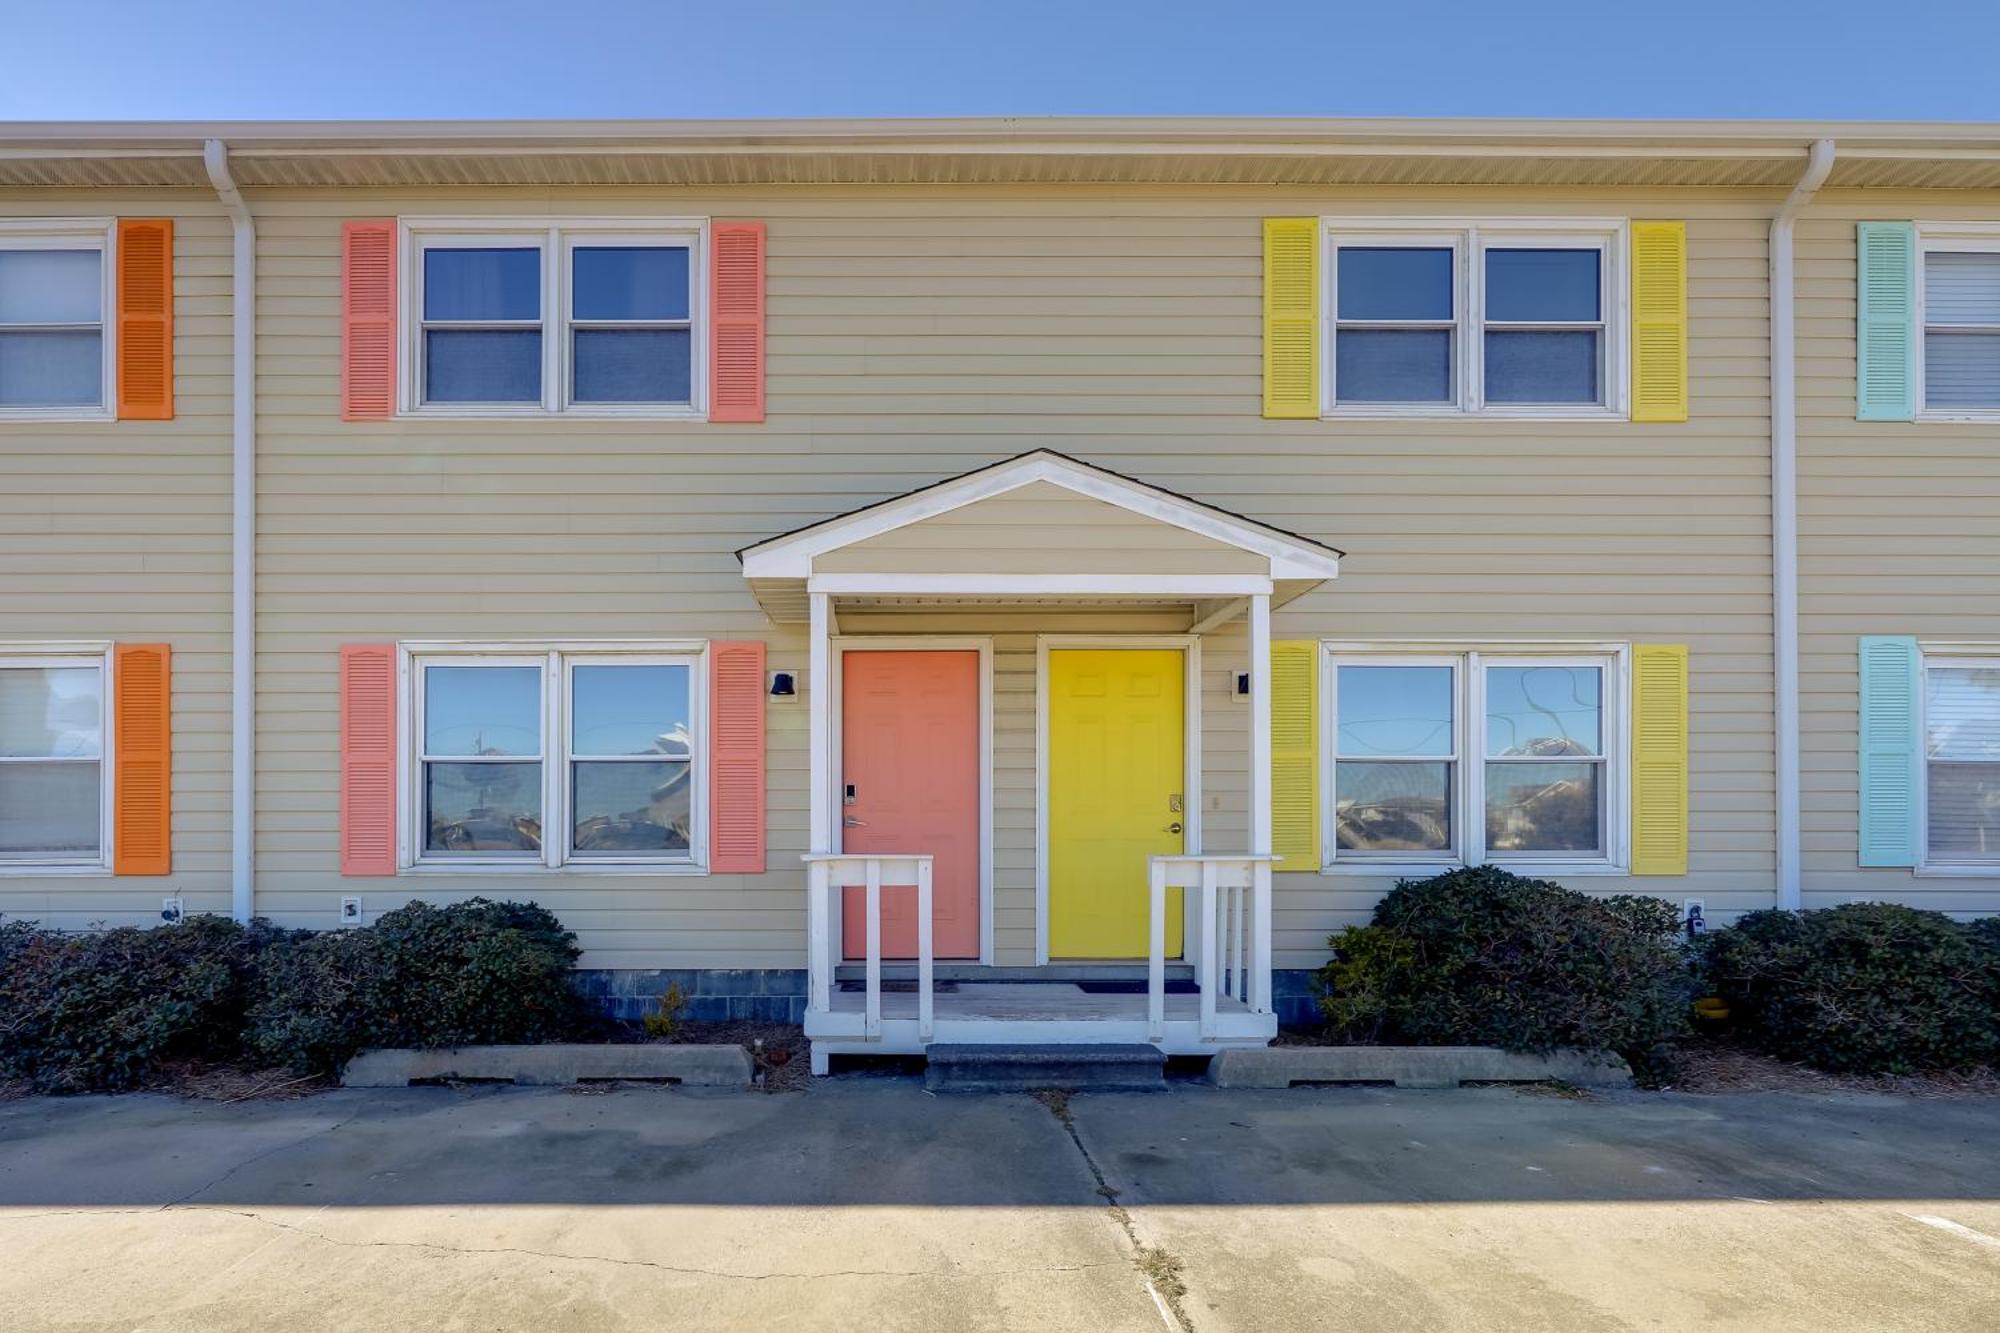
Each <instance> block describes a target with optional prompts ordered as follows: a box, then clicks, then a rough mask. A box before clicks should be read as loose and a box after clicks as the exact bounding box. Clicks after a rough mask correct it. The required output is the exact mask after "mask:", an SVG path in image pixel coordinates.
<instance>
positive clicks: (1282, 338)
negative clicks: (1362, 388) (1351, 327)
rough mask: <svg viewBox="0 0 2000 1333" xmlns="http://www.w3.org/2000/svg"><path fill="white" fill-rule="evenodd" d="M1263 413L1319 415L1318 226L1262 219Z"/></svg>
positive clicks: (1310, 222)
mask: <svg viewBox="0 0 2000 1333" xmlns="http://www.w3.org/2000/svg"><path fill="white" fill-rule="evenodd" d="M1264 415H1265V416H1267V417H1316V416H1318V415H1319V222H1318V220H1317V219H1315V218H1265V219H1264Z"/></svg>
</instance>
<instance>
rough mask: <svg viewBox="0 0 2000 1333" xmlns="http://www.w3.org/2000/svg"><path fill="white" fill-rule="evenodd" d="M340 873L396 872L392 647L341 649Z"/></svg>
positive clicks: (394, 714) (369, 646)
mask: <svg viewBox="0 0 2000 1333" xmlns="http://www.w3.org/2000/svg"><path fill="white" fill-rule="evenodd" d="M340 873H341V874H343V875H393V874H395V873H396V647H395V645H394V644H387V643H383V644H348V645H346V646H345V647H343V648H342V649H341V650H340Z"/></svg>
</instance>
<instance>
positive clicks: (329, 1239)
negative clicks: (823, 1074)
mask: <svg viewBox="0 0 2000 1333" xmlns="http://www.w3.org/2000/svg"><path fill="white" fill-rule="evenodd" d="M146 1211H154V1210H146ZM173 1211H176V1212H197V1213H223V1214H226V1215H228V1216H230V1217H241V1218H245V1219H247V1220H249V1221H252V1222H260V1223H262V1224H263V1225H265V1226H268V1227H275V1228H277V1229H278V1230H280V1231H288V1232H291V1233H293V1234H294V1235H299V1236H304V1237H307V1238H308V1239H311V1240H317V1241H321V1242H324V1243H325V1244H328V1245H334V1246H338V1247H340V1248H341V1249H347V1250H375V1249H387V1250H432V1251H436V1252H438V1253H442V1254H462V1255H467V1256H478V1255H516V1256H520V1257H522V1258H529V1259H550V1260H559V1261H564V1262H569V1263H589V1264H614V1265H616V1266H618V1267H620V1268H650V1269H653V1270H655V1271H656V1272H661V1273H674V1274H678V1275H682V1276H687V1277H712V1278H722V1279H726V1280H728V1281H733V1282H805V1281H812V1280H814V1279H818V1278H828V1277H887V1278H952V1279H958V1280H964V1279H968V1278H1001V1277H1026V1276H1030V1275H1034V1274H1044V1273H1085V1272H1090V1271H1092V1270H1095V1269H1100V1268H1111V1267H1114V1266H1115V1264H1114V1262H1113V1261H1110V1260H1107V1261H1105V1262H1103V1263H1090V1264H1045V1265H1037V1266H1035V1267H1032V1268H993V1269H981V1270H977V1271H974V1270H963V1271H954V1270H950V1269H926V1268H835V1269H825V1270H821V1271H818V1272H811V1273H739V1272H732V1271H730V1270H728V1269H720V1268H693V1267H683V1266H680V1265H675V1264H663V1263H660V1262H658V1261H657V1260H653V1259H621V1258H618V1257H617V1256H615V1255H608V1254H570V1253H567V1252H565V1251H561V1250H537V1249H531V1248H528V1247H526V1246H520V1245H450V1244H446V1243H444V1242H442V1241H429V1240H342V1239H340V1238H339V1237H338V1236H329V1235H327V1234H326V1233H325V1232H323V1231H315V1230H313V1229H312V1228H310V1227H302V1226H298V1225H296V1224H294V1223H291V1222H286V1221H282V1220H280V1219H278V1218H275V1217H266V1216H264V1215H263V1214H262V1213H255V1212H250V1211H248V1210H246V1209H241V1208H223V1207H219V1206H217V1205H215V1204H187V1205H180V1206H177V1207H175V1208H174V1209H173Z"/></svg>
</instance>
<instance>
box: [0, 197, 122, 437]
mask: <svg viewBox="0 0 2000 1333" xmlns="http://www.w3.org/2000/svg"><path fill="white" fill-rule="evenodd" d="M111 234H112V232H111V226H110V224H109V223H105V222H84V223H70V224H39V223H38V224H32V225H30V224H14V223H0V416H17V417H19V416H28V417H65V416H76V417H89V416H102V415H105V414H106V413H107V412H108V411H109V410H110V402H111V399H110V395H109V394H108V393H107V392H106V388H105V386H106V385H107V384H109V383H110V367H111V338H110V336H109V333H108V330H107V321H106V319H105V311H106V310H107V309H109V308H110V305H111V290H110V273H111V264H110V254H111Z"/></svg>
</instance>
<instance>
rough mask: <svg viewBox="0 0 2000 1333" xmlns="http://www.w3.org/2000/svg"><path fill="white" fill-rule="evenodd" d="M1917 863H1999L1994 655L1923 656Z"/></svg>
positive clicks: (1999, 737)
mask: <svg viewBox="0 0 2000 1333" xmlns="http://www.w3.org/2000/svg"><path fill="white" fill-rule="evenodd" d="M1924 768H1925V774H1924V840H1925V856H1924V860H1925V862H1926V863H1928V864H1953V863H1957V864H1977V863H1995V862H2000V659H1991V658H1988V659H1980V658H1958V659H1953V658H1931V657H1927V658H1925V659H1924Z"/></svg>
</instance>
